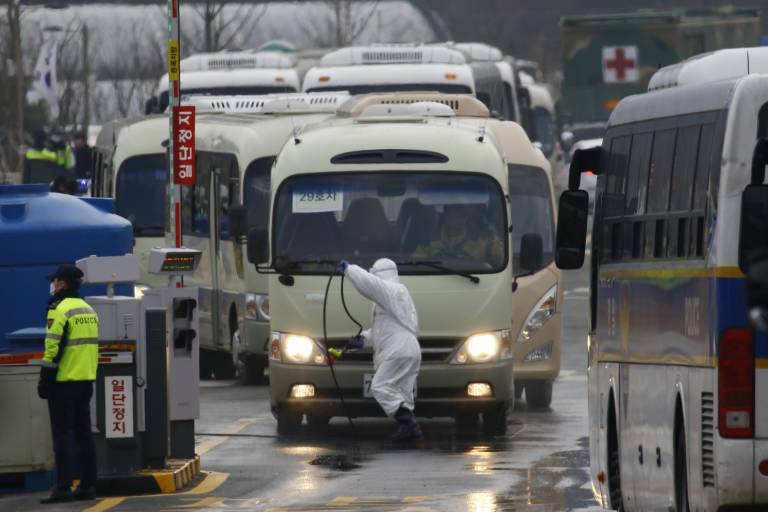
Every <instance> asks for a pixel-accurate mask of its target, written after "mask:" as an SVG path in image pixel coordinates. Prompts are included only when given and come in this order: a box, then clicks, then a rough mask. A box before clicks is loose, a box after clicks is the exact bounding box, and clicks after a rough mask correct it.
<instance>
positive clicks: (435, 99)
mask: <svg viewBox="0 0 768 512" xmlns="http://www.w3.org/2000/svg"><path fill="white" fill-rule="evenodd" d="M414 104H416V105H422V106H423V105H435V104H440V105H443V106H444V107H447V108H449V109H451V110H452V111H453V113H454V115H456V116H461V117H484V118H487V117H490V112H489V111H488V107H486V106H485V105H484V104H483V102H481V101H480V100H478V99H477V98H475V97H474V96H472V95H471V94H443V93H439V92H428V91H425V92H421V91H410V92H395V93H372V94H364V95H359V96H353V97H351V98H350V99H349V101H347V102H345V103H344V104H343V105H342V106H341V107H340V108H339V110H338V112H337V113H338V115H339V116H340V117H358V116H361V115H364V114H363V113H364V112H366V111H367V109H368V108H369V107H371V106H374V105H385V106H393V105H414ZM443 111H444V109H443V110H441V112H443ZM422 115H435V116H440V115H441V114H440V113H438V111H437V110H435V109H432V112H431V113H429V114H422Z"/></svg>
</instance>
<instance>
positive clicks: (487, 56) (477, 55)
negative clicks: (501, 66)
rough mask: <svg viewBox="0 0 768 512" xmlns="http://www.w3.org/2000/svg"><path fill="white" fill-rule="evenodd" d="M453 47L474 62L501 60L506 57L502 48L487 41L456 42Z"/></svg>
mask: <svg viewBox="0 0 768 512" xmlns="http://www.w3.org/2000/svg"><path fill="white" fill-rule="evenodd" d="M453 47H454V48H456V49H457V50H459V51H460V52H462V53H463V54H464V55H466V56H467V57H468V58H469V60H470V61H474V62H499V61H501V60H503V59H504V54H503V53H501V50H499V49H498V48H496V47H495V46H491V45H489V44H485V43H455V44H454V45H453Z"/></svg>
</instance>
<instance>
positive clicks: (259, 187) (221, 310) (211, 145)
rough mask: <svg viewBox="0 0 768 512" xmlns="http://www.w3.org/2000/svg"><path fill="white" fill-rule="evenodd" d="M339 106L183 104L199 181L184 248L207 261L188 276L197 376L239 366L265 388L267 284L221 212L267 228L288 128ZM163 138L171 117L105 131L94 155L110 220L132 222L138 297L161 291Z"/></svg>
mask: <svg viewBox="0 0 768 512" xmlns="http://www.w3.org/2000/svg"><path fill="white" fill-rule="evenodd" d="M346 98H348V95H347V94H344V93H333V94H323V95H305V94H288V95H271V96H255V97H251V96H236V97H190V98H188V99H186V100H185V103H187V104H194V105H195V106H196V109H197V113H198V116H197V120H196V123H197V140H196V144H197V149H198V164H197V168H198V176H197V181H198V183H197V184H196V185H195V186H192V187H184V188H183V193H184V203H183V204H184V211H183V219H182V229H183V232H184V243H185V245H187V246H194V247H197V248H199V249H201V250H202V251H203V253H204V258H203V261H202V262H201V264H200V266H199V267H198V271H197V273H196V274H195V275H194V276H192V277H190V278H186V279H187V280H188V281H189V282H194V283H195V284H197V285H199V286H200V287H201V317H200V318H201V333H200V335H201V339H200V347H201V349H202V350H204V351H205V352H204V353H203V354H202V357H201V358H200V361H201V375H202V376H204V377H210V376H211V374H215V375H216V376H217V377H219V378H228V377H232V376H233V375H234V372H235V368H236V367H237V368H238V369H239V377H240V379H241V380H242V381H244V382H247V383H259V382H260V381H261V380H262V378H263V375H264V372H263V370H264V367H265V364H266V356H265V352H264V350H265V343H266V341H267V338H268V336H269V301H268V297H267V295H266V281H265V280H264V279H263V278H260V277H259V276H258V275H257V274H255V273H254V272H251V270H252V268H245V267H248V266H244V265H243V261H242V258H241V255H242V253H241V252H240V245H239V244H235V243H233V242H232V240H231V236H230V234H229V225H228V224H229V223H228V221H229V218H228V213H229V211H230V210H231V208H232V207H233V206H240V205H244V207H245V213H246V218H247V224H248V226H251V227H254V226H259V223H260V222H266V219H267V218H268V212H267V210H266V199H265V198H264V194H265V193H266V192H268V191H269V171H270V169H271V166H272V161H273V160H274V157H275V155H276V154H277V153H278V152H279V150H280V148H281V147H282V145H283V143H284V142H285V141H286V140H287V139H288V137H289V136H290V134H291V133H292V132H293V130H296V129H298V128H300V127H301V126H303V124H305V123H310V122H315V121H319V120H321V119H324V118H327V117H328V116H330V115H332V114H333V113H334V112H335V110H336V108H337V107H338V105H339V104H340V103H341V102H343V101H344V100H345V99H346ZM262 125H263V127H262ZM167 140H168V117H167V116H165V115H153V116H147V117H145V118H139V119H132V120H125V121H116V122H113V123H108V124H107V125H105V127H104V129H103V130H102V132H101V133H100V135H99V138H98V141H97V144H96V147H95V155H96V156H95V170H94V183H93V190H94V195H97V196H102V197H114V198H115V200H116V201H115V203H116V207H117V212H118V213H119V214H120V215H122V216H124V217H126V218H127V219H129V220H131V222H132V223H133V224H134V233H135V246H134V253H135V254H137V255H138V256H139V262H140V267H141V270H142V272H141V280H140V283H139V286H138V288H137V293H141V288H142V287H143V286H165V285H166V281H165V280H164V279H163V278H158V277H155V276H152V275H150V274H149V273H148V272H147V271H146V264H147V260H148V255H149V250H150V249H151V248H152V247H157V246H162V245H164V244H165V236H166V206H167V199H166V183H167V180H168V170H167V165H168V164H167V161H166V151H167V149H166V146H165V145H164V143H165V141H167ZM212 169H213V171H212ZM227 173H229V174H227ZM214 180H215V181H216V183H214ZM235 180H237V181H235ZM214 185H215V187H214ZM216 190H218V191H219V193H218V194H216V193H215V191H216ZM265 191H266V192H265Z"/></svg>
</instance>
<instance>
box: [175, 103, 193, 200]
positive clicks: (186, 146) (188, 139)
mask: <svg viewBox="0 0 768 512" xmlns="http://www.w3.org/2000/svg"><path fill="white" fill-rule="evenodd" d="M195 171H196V170H195V107H193V106H180V107H176V108H174V109H173V183H174V184H176V185H194V184H195Z"/></svg>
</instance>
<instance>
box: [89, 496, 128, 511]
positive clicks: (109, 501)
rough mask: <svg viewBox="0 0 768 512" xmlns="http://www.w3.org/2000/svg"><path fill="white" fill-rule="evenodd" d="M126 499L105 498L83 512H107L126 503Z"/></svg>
mask: <svg viewBox="0 0 768 512" xmlns="http://www.w3.org/2000/svg"><path fill="white" fill-rule="evenodd" d="M125 500H126V498H104V499H103V500H101V501H100V502H98V503H97V504H95V505H94V506H92V507H88V508H86V509H83V512H105V511H106V510H109V509H111V508H115V507H116V506H118V505H120V504H121V503H122V502H124V501H125Z"/></svg>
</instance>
